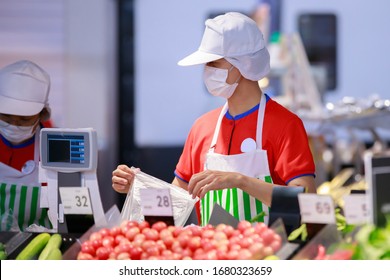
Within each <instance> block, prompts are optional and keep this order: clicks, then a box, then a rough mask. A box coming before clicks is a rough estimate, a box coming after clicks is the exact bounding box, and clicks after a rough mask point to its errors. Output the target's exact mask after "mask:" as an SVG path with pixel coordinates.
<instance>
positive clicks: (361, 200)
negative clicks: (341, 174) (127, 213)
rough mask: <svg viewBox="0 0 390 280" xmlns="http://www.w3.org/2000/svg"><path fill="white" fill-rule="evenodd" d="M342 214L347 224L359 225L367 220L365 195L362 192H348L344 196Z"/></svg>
mask: <svg viewBox="0 0 390 280" xmlns="http://www.w3.org/2000/svg"><path fill="white" fill-rule="evenodd" d="M344 215H345V219H346V220H347V224H350V225H360V224H365V223H367V222H368V221H369V212H368V207H367V197H366V195H364V194H350V195H346V196H345V197H344Z"/></svg>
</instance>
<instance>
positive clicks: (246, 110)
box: [112, 12, 315, 225]
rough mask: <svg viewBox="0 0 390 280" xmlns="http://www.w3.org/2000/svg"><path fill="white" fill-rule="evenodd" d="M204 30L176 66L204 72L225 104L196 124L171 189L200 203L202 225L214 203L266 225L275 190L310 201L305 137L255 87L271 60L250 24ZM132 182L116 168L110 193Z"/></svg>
mask: <svg viewBox="0 0 390 280" xmlns="http://www.w3.org/2000/svg"><path fill="white" fill-rule="evenodd" d="M205 25H206V28H205V31H204V35H203V38H202V41H201V44H200V47H199V49H198V50H197V51H195V52H194V53H193V54H191V55H189V56H187V57H185V58H184V59H182V60H181V61H179V63H178V64H179V65H181V66H187V65H198V64H204V65H205V66H204V73H203V80H204V83H205V85H206V87H207V89H208V91H209V92H210V94H212V95H214V96H217V97H221V98H224V99H226V104H225V105H224V106H223V107H222V108H217V109H215V110H212V111H211V112H208V113H206V114H204V115H203V116H201V117H200V118H198V119H197V120H196V121H195V123H194V125H193V126H192V128H191V130H190V132H189V135H188V138H187V140H186V142H185V146H184V149H183V152H182V154H181V157H180V159H179V162H178V164H177V166H176V170H175V177H174V179H173V184H175V185H177V186H180V187H182V188H184V189H186V190H188V192H189V194H191V195H192V196H193V197H196V196H197V197H199V198H200V199H201V200H200V207H199V213H198V215H199V216H200V217H201V224H202V225H206V224H207V223H208V221H209V218H210V215H211V212H212V210H213V206H214V204H215V203H218V204H219V205H221V206H222V207H223V208H224V209H225V210H227V211H228V212H230V213H231V214H232V215H233V216H234V217H236V218H237V219H238V220H251V219H252V218H254V217H256V216H257V215H258V214H259V213H261V212H265V213H266V216H265V217H264V222H266V223H267V221H268V217H267V214H268V213H269V208H268V207H269V206H271V198H272V190H273V187H274V186H286V187H288V186H303V187H305V188H306V190H307V191H308V192H312V193H315V184H314V176H315V166H314V161H313V157H312V154H311V151H310V148H309V144H308V138H307V134H306V131H305V128H304V126H303V123H302V121H301V119H300V118H299V117H298V116H297V115H295V114H294V113H292V112H290V111H289V110H287V109H286V108H284V107H283V106H281V105H280V104H278V103H277V102H275V101H274V100H272V99H271V98H270V97H269V96H267V95H266V94H264V93H263V92H262V90H261V88H260V87H259V84H258V81H259V80H260V79H262V78H264V77H266V76H267V75H268V73H269V70H270V56H269V53H268V50H267V48H266V42H265V41H264V38H263V34H262V33H261V31H260V29H259V28H258V26H257V25H256V23H255V22H254V21H253V20H252V19H250V18H249V17H247V16H245V15H243V14H241V13H236V12H230V13H226V14H224V15H220V16H217V17H215V18H213V19H208V20H206V22H205ZM185 93H186V92H185V90H183V92H182V93H181V94H185ZM133 178H134V174H133V173H132V171H130V168H129V167H128V166H126V165H123V164H122V165H119V166H118V167H117V169H116V170H114V171H113V177H112V183H113V186H112V187H113V188H114V190H116V191H118V192H123V193H126V192H127V191H128V190H129V188H130V186H131V183H132V181H133Z"/></svg>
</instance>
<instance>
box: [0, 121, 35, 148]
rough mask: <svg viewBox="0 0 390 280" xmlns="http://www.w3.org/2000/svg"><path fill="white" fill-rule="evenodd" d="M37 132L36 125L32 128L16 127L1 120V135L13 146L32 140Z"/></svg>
mask: <svg viewBox="0 0 390 280" xmlns="http://www.w3.org/2000/svg"><path fill="white" fill-rule="evenodd" d="M34 128H35V129H34ZM35 131H36V124H34V125H31V126H16V125H10V124H8V123H6V122H4V121H2V120H0V134H1V135H3V137H4V138H5V139H7V140H8V141H10V142H11V143H13V144H18V143H21V142H23V141H25V140H28V139H30V138H31V137H33V135H34V133H35Z"/></svg>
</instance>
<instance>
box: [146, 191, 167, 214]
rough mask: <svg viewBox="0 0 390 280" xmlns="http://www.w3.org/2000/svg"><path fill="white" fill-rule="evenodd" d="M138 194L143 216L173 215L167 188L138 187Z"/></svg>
mask: <svg viewBox="0 0 390 280" xmlns="http://www.w3.org/2000/svg"><path fill="white" fill-rule="evenodd" d="M140 196H141V207H142V214H143V215H144V216H173V210H172V201H171V194H170V191H169V189H156V188H147V189H140Z"/></svg>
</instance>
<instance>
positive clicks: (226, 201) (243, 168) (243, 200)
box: [200, 95, 272, 226]
mask: <svg viewBox="0 0 390 280" xmlns="http://www.w3.org/2000/svg"><path fill="white" fill-rule="evenodd" d="M265 103H266V97H265V95H262V97H261V100H260V106H259V111H258V118H257V131H256V147H255V145H254V146H253V149H252V150H251V151H247V152H244V153H242V154H236V155H222V154H216V153H214V148H213V147H215V144H216V142H217V138H218V133H219V130H220V127H221V123H222V119H223V117H224V115H225V114H226V112H227V110H228V104H227V103H226V104H225V106H224V107H223V109H222V111H221V113H220V115H219V118H218V121H217V125H216V128H215V131H214V136H213V140H212V141H211V146H210V147H211V148H210V150H209V152H208V153H207V155H206V162H205V170H219V171H230V172H239V173H241V174H244V175H246V176H250V177H254V178H258V179H261V180H264V181H265V182H268V183H272V179H271V175H270V171H269V166H268V157H267V151H265V150H263V149H262V132H263V120H264V112H265ZM252 141H253V140H252ZM253 144H254V143H253ZM214 203H218V204H219V205H221V206H222V207H223V208H224V209H225V210H226V211H227V212H229V213H230V214H232V215H233V216H234V217H235V218H236V219H238V220H240V221H241V220H248V221H249V220H251V219H252V218H254V217H255V216H257V215H258V214H259V213H261V212H262V211H264V212H265V213H266V216H265V217H264V220H263V221H264V222H265V223H266V224H268V214H269V209H268V206H266V205H265V204H263V203H262V202H261V201H259V200H257V199H255V198H254V197H252V196H250V195H249V194H247V193H245V192H243V191H242V190H241V189H238V188H229V189H223V190H213V191H210V192H208V193H206V195H205V197H204V198H203V199H202V200H201V207H200V211H201V221H202V222H201V224H202V226H205V225H206V224H207V223H208V221H209V219H210V215H211V213H212V210H213V206H214ZM260 221H261V219H260Z"/></svg>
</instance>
